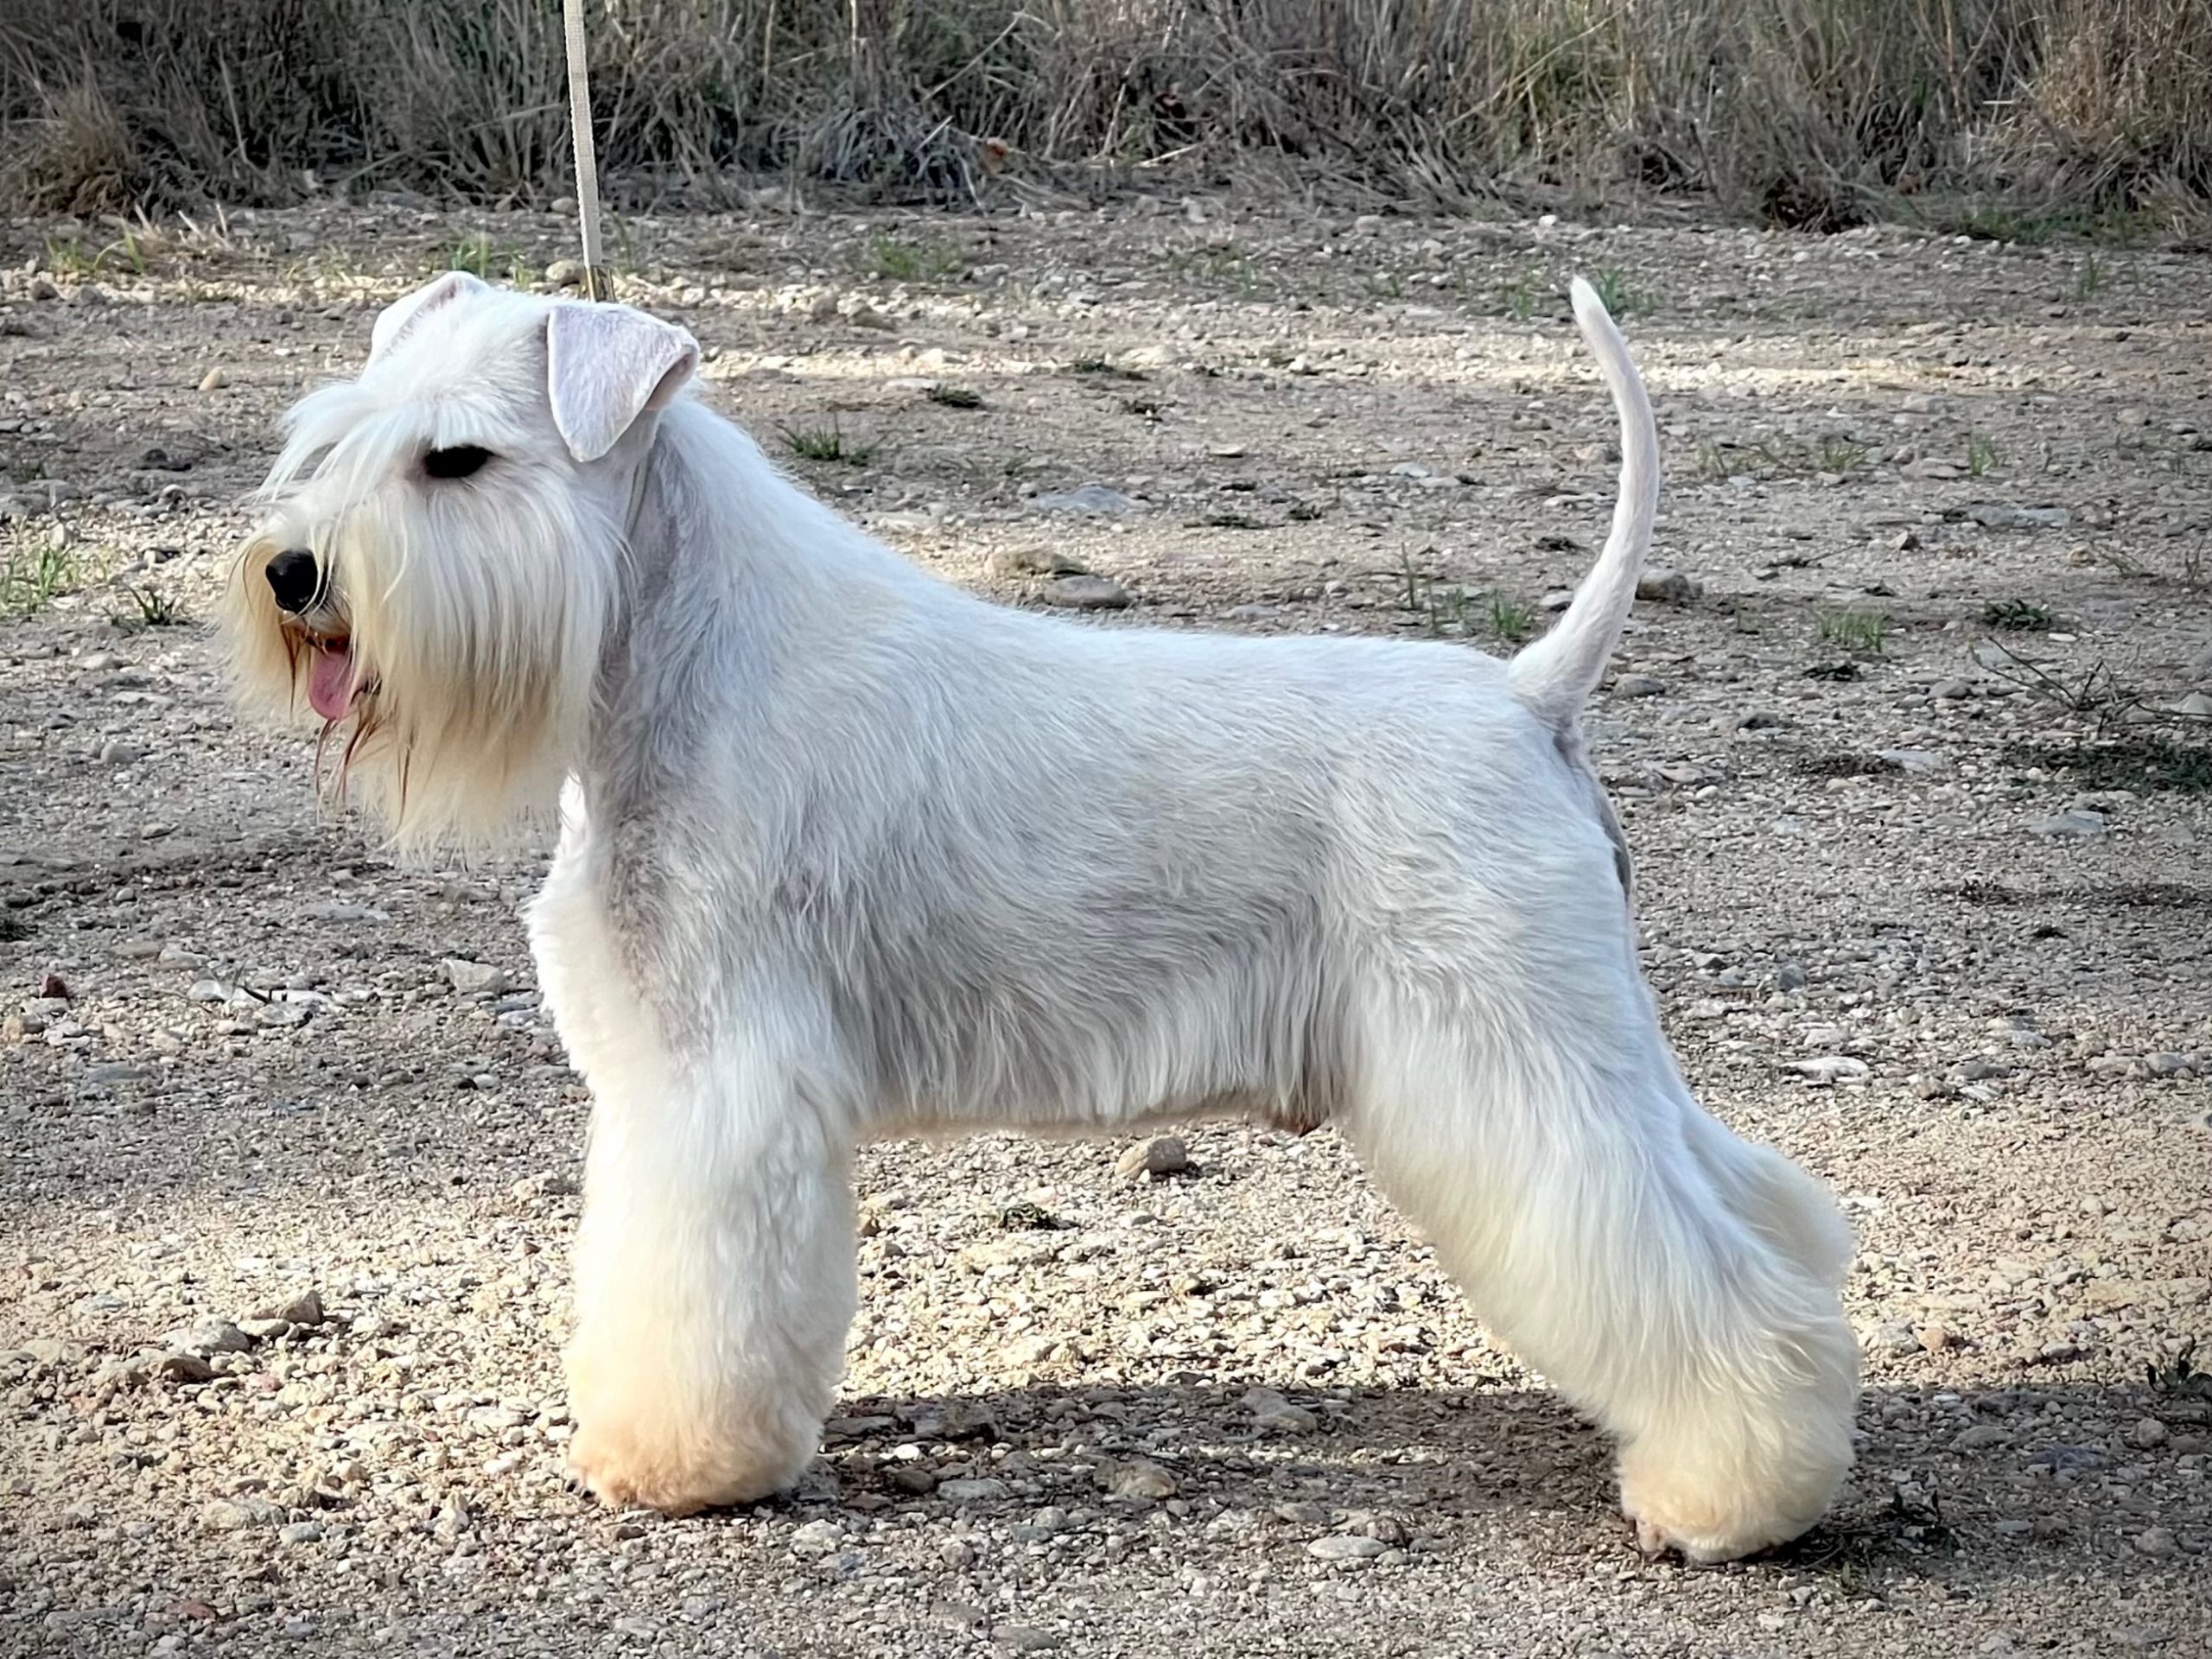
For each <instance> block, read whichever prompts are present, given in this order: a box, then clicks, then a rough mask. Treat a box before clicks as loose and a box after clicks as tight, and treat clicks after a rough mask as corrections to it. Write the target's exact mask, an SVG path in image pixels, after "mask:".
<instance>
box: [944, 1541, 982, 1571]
mask: <svg viewBox="0 0 2212 1659" xmlns="http://www.w3.org/2000/svg"><path fill="white" fill-rule="evenodd" d="M937 1558H938V1560H941V1561H943V1562H944V1564H945V1565H946V1566H947V1567H973V1566H975V1564H976V1547H975V1546H974V1545H973V1544H970V1543H969V1542H968V1541H966V1540H965V1539H961V1538H948V1539H946V1540H945V1541H944V1542H943V1543H941V1544H939V1545H938V1547H937Z"/></svg>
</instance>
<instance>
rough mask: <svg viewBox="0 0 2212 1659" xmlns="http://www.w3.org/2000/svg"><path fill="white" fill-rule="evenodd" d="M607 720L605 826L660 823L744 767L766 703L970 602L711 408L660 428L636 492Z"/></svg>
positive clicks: (590, 761) (596, 734)
mask: <svg viewBox="0 0 2212 1659" xmlns="http://www.w3.org/2000/svg"><path fill="white" fill-rule="evenodd" d="M627 499H628V508H627V518H626V523H625V524H624V538H625V547H624V551H623V556H622V557H621V559H620V567H619V575H618V577H617V582H618V597H617V602H616V605H615V607H614V619H613V624H612V626H609V628H608V629H607V632H606V634H605V636H604V643H603V645H602V648H601V658H600V665H599V679H598V688H597V696H596V698H595V702H596V709H597V712H596V715H595V716H594V721H593V729H592V731H591V733H590V734H589V737H588V741H587V743H586V752H585V753H584V754H583V756H582V764H581V765H580V766H579V767H578V774H579V779H580V781H581V782H582V785H583V786H584V790H585V795H586V798H587V801H588V804H589V807H590V810H591V814H592V818H593V821H594V823H595V824H599V823H607V824H616V823H636V822H639V821H640V820H642V819H650V818H651V817H653V803H655V802H656V801H658V800H659V799H662V798H665V797H666V796H667V795H668V794H669V793H670V792H671V791H673V790H674V789H675V788H676V787H677V785H680V784H681V783H682V782H683V781H684V780H685V779H696V778H697V777H698V776H699V775H700V774H701V769H702V768H704V767H718V766H729V765H731V764H732V763H733V762H734V761H736V762H737V763H738V764H741V760H739V751H741V748H742V747H743V745H744V743H745V741H746V733H747V729H748V727H749V726H750V725H752V724H753V723H755V722H757V721H759V720H760V719H761V718H762V717H763V714H762V710H763V708H764V706H765V704H766V701H767V695H766V694H767V690H768V688H770V687H771V686H772V685H773V684H774V683H777V682H778V681H779V679H780V678H782V677H785V676H787V675H789V674H791V673H792V672H795V671H806V672H810V673H819V672H823V671H826V670H827V669H828V667H829V663H830V662H831V660H832V659H833V658H835V657H836V655H837V654H838V653H840V652H848V651H851V650H854V649H856V648H858V646H859V644H860V642H861V640H863V639H865V637H866V635H867V634H868V631H869V628H868V624H869V620H870V619H871V618H873V617H880V616H881V615H883V614H885V613H886V612H887V610H890V609H896V608H899V607H905V606H906V605H910V604H912V603H916V602H926V601H925V595H927V594H936V595H938V596H939V598H940V599H942V600H949V601H950V602H952V603H956V604H957V603H961V602H963V599H962V597H961V596H959V595H957V592H956V590H953V589H950V588H945V587H944V586H943V585H942V584H940V583H938V582H936V581H935V580H934V579H933V578H931V577H930V576H928V575H925V574H924V573H923V572H922V571H920V570H919V569H917V568H915V567H914V566H912V565H911V564H909V563H906V561H905V560H904V559H901V558H900V557H899V556H897V555H896V554H894V553H893V552H891V551H890V550H888V549H887V548H885V547H883V546H881V545H880V543H876V542H874V541H873V540H871V539H870V538H869V537H868V536H866V535H865V534H864V533H862V532H861V531H859V530H857V529H855V527H854V526H852V525H851V524H848V523H847V522H846V521H845V520H843V519H842V518H839V517H837V515H836V514H835V513H833V512H830V511H829V509H828V508H827V507H825V506H823V505H822V504H821V503H819V502H817V501H816V500H815V499H813V498H812V497H811V496H810V495H808V494H806V493H804V491H802V490H800V489H799V488H798V487H797V486H794V485H793V484H792V483H791V481H790V480H787V479H786V478H785V477H784V476H783V474H780V473H779V471H778V470H777V469H776V467H775V466H774V465H773V463H772V462H771V461H769V460H768V458H767V457H766V455H765V454H762V453H761V451H760V448H759V446H758V445H756V444H755V443H754V442H753V440H752V439H751V438H750V437H748V436H747V435H746V434H745V433H743V432H742V431H741V430H740V429H738V428H736V427H735V426H733V425H732V424H730V423H728V422H727V421H724V420H723V419H721V417H720V416H717V415H715V413H713V412H712V411H711V410H709V409H707V408H706V407H705V406H704V405H703V404H698V403H696V402H695V401H693V400H691V399H689V398H686V399H681V400H679V401H678V402H677V403H676V404H674V405H672V406H671V408H670V409H668V410H666V411H664V413H663V414H662V415H661V416H660V417H659V421H658V426H657V428H656V429H655V430H654V432H653V434H652V442H651V446H650V448H648V449H647V451H646V453H645V455H644V456H643V457H642V459H641V460H640V461H639V463H638V465H637V467H636V468H635V470H634V473H633V475H632V482H631V486H630V488H629V492H628V498H627Z"/></svg>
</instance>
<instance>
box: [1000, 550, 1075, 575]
mask: <svg viewBox="0 0 2212 1659" xmlns="http://www.w3.org/2000/svg"><path fill="white" fill-rule="evenodd" d="M983 569H985V570H986V571H988V573H989V574H990V575H994V576H996V577H998V578H999V579H1000V580H1001V582H1007V581H1014V580H1016V579H1019V578H1020V577H1023V576H1087V575H1090V572H1089V571H1088V570H1086V569H1084V567H1083V561H1082V560H1080V559H1078V558H1077V557H1076V556H1074V555H1073V554H1071V553H1066V552H1063V551H1062V550H1059V549H1058V548H1052V547H1000V548H994V549H992V550H991V553H990V556H988V558H986V559H985V560H984V561H983Z"/></svg>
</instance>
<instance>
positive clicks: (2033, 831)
mask: <svg viewBox="0 0 2212 1659" xmlns="http://www.w3.org/2000/svg"><path fill="white" fill-rule="evenodd" d="M2111 829H2112V825H2111V824H2110V823H2108V822H2107V820H2106V817H2105V815H2104V814H2103V813H2101V812H2091V811H2088V810H2084V809H2082V808H2079V807H2071V808H2069V809H2068V810H2065V811H2063V812H2054V813H2052V814H2051V815H2050V817H2043V818H2031V819H2030V820H2029V822H2028V833H2029V834H2030V835H2031V836H2045V837H2047V838H2049V839H2051V840H2069V841H2094V840H2095V839H2097V838H2098V837H2100V836H2104V835H2107V834H2108V833H2109V832H2110V831H2111Z"/></svg>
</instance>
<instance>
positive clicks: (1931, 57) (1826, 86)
mask: <svg viewBox="0 0 2212 1659" xmlns="http://www.w3.org/2000/svg"><path fill="white" fill-rule="evenodd" d="M591 15H592V19H593V23H592V31H593V32H592V36H591V40H592V68H593V84H594V98H595V100H596V109H595V116H596V120H597V124H598V129H599V136H600V152H601V158H602V162H603V164H604V165H605V167H606V168H607V170H608V172H609V174H610V175H613V176H614V177H615V178H616V179H617V180H618V181H620V180H624V179H626V180H627V181H630V182H631V183H632V186H633V187H634V188H639V189H641V190H644V191H647V192H651V191H653V190H656V189H658V188H661V187H663V186H664V185H665V184H667V183H669V182H671V181H677V180H681V181H684V182H685V183H686V184H687V185H688V186H689V187H690V188H693V189H695V190H700V189H703V190H705V191H708V192H718V191H727V190H730V189H732V188H733V187H734V186H736V185H738V184H740V183H749V182H750V180H751V175H758V174H760V173H762V172H769V173H787V174H791V175H800V176H812V177H823V178H830V179H836V180H840V181H846V182H849V183H857V184H863V185H871V186H874V187H876V188H879V189H880V190H881V191H883V192H885V193H887V194H906V195H922V196H945V195H953V196H960V195H965V194H972V193H974V192H976V190H978V189H979V188H982V180H983V178H984V177H985V176H986V175H988V174H989V173H991V172H992V171H994V170H995V169H996V168H1000V167H1001V166H1002V165H1004V164H1006V163H1007V158H1009V157H1014V158H1017V159H1018V162H1019V164H1020V165H1025V166H1032V167H1037V166H1041V167H1047V168H1066V167H1084V168H1094V169H1099V170H1102V171H1103V172H1105V173H1106V174H1108V175H1115V174H1116V173H1119V172H1121V171H1122V170H1123V169H1128V168H1147V169H1154V168H1162V167H1165V166H1170V165H1174V166H1181V167H1184V168H1189V169H1192V170H1193V171H1194V172H1198V173H1201V174H1203V175H1206V176H1211V177H1216V178H1217V177H1220V176H1222V175H1223V174H1224V171H1242V172H1243V173H1245V174H1246V175H1253V174H1255V173H1266V172H1268V171H1272V170H1278V169H1281V168H1285V167H1291V168H1299V169H1305V170H1307V171H1309V172H1310V171H1313V170H1316V169H1318V170H1320V171H1322V172H1325V173H1326V174H1328V175H1333V176H1336V177H1338V178H1340V179H1349V180H1354V181H1362V182H1364V183H1368V184H1370V185H1372V186H1375V187H1376V188H1381V189H1383V190H1385V191H1388V192H1389V193H1391V194H1395V195H1397V196H1399V197H1401V198H1403V197H1408V196H1411V197H1424V198H1427V199H1430V200H1443V201H1447V202H1450V201H1458V200H1465V199H1466V198H1468V197H1470V196H1474V195H1478V194H1484V193H1487V192H1491V191H1492V190H1495V189H1496V188H1499V187H1500V186H1501V185H1504V186H1507V187H1526V188H1538V189H1542V190H1546V191H1549V192H1554V193H1556V192H1560V191H1571V192H1586V193H1599V194H1602V193H1604V192H1605V191H1608V190H1610V189H1613V188H1618V187H1620V186H1623V185H1625V186H1628V187H1629V188H1645V189H1649V188H1657V189H1664V190H1689V191H1704V192H1710V193H1712V194H1715V195H1716V196H1718V197H1719V199H1720V200H1722V201H1723V202H1724V203H1725V204H1726V206H1728V207H1731V208H1732V209H1734V210H1736V211H1739V212H1741V213H1745V214H1747V215H1752V216H1758V217H1763V218H1764V219H1768V220H1769V221H1770V222H1773V223H1777V224H1783V225H1789V226H1797V227H1801V228H1804V229H1809V230H1840V229H1844V228H1847V227H1848V226H1851V225H1853V224H1854V223H1858V222H1859V221H1861V220H1863V219H1865V218H1866V217H1868V216H1870V215H1872V213H1877V212H1879V211H1883V210H1884V209H1885V207H1889V206H1891V205H1893V204H1894V202H1895V200H1897V198H1901V197H1908V196H1912V195H1916V194H1929V193H1941V192H1952V193H1956V192H1961V191H1968V192H1984V193H1987V192H1995V193H1999V194H2001V195H2002V196H2003V197H2004V198H2005V200H2006V201H2007V202H2008V203H2012V204H2019V203H2024V202H2030V201H2042V202H2044V203H2046V204H2048V203H2050V202H2060V201H2063V202H2071V203H2074V204H2075V205H2077V206H2079V205H2082V204H2085V203H2088V202H2091V201H2093V200H2094V201H2096V202H2100V203H2111V202H2118V203H2120V204H2122V205H2124V206H2128V207H2137V206H2140V205H2142V204H2144V203H2146V202H2150V201H2152V200H2153V199H2154V198H2155V199H2156V200H2157V201H2158V202H2159V203H2160V204H2162V206H2161V211H2162V212H2164V213H2166V214H2167V216H2168V217H2170V218H2171V217H2176V216H2178V215H2179V214H2180V213H2181V210H2182V208H2183V207H2186V206H2187V204H2188V203H2190V202H2191V201H2201V200H2202V199H2203V198H2204V197H2205V196H2206V194H2208V192H2212V8H2208V7H2207V6H2206V5H2205V3H2204V0H1607V3H1602V4H1601V3H1598V0H595V3H594V5H593V7H592V9H591ZM87 66H91V67H90V68H89V69H88V68H87ZM51 86H67V87H72V88H76V87H79V86H81V87H82V88H83V89H84V90H83V91H82V92H81V93H74V92H73V93H72V94H70V95H69V96H71V97H73V98H77V99H79V105H80V106H81V107H79V105H73V106H72V107H73V109H75V110H76V111H77V112H76V113H74V114H73V115H72V116H71V117H70V118H69V119H68V120H67V121H61V120H60V119H59V118H58V114H57V111H59V109H60V102H61V100H60V99H49V98H48V95H47V93H46V92H45V91H44V89H45V88H48V87H51ZM72 132H73V133H74V134H75V135H76V136H75V137H64V135H65V134H67V133H72ZM0 139H4V140H5V142H7V143H8V144H9V145H10V154H20V155H22V156H27V157H28V156H31V155H33V154H34V153H37V154H40V155H43V154H44V153H45V151H46V150H47V149H51V150H52V151H53V152H54V157H55V159H54V160H51V161H45V162H41V164H40V165H38V166H29V165H25V166H23V167H22V168H20V169H19V170H18V171H17V172H16V173H13V174H11V175H10V180H11V181H12V182H11V194H14V196H15V197H16V200H18V201H20V202H22V203H24V204H26V205H35V206H46V207H52V206H55V205H68V204H71V203H74V202H76V201H78V200H97V201H99V204H100V205H103V206H112V205H115V204H114V200H113V199H114V197H115V196H116V195H118V194H124V195H128V194H130V193H132V192H134V191H136V192H148V191H155V190H167V191H171V192H175V191H181V190H183V189H185V188H192V189H196V190H198V191H200V192H202V193H205V194H218V195H227V196H230V197H232V198H233V199H238V198H244V199H249V200H251V199H281V198H283V197H284V196H286V195H289V194H296V193H297V192H299V191H300V190H302V189H303V188H309V187H308V183H307V180H308V177H309V176H310V175H311V176H312V177H313V179H314V180H315V188H323V187H327V186H329V185H331V184H334V183H346V184H350V183H353V182H356V181H358V182H359V183H364V184H401V185H408V186H411V187H415V188H424V189H429V190H432V191H435V192H436V193H439V194H448V195H452V194H460V195H465V196H468V197H472V198H474V199H478V200H503V199H524V198H530V199H538V200H543V199H544V198H546V197H549V196H552V195H557V194H563V193H564V192H565V191H566V189H567V188H569V181H568V176H567V175H568V169H569V148H568V134H567V110H566V99H565V87H564V81H563V66H562V56H561V35H560V16H559V8H558V6H557V5H555V4H552V3H550V0H10V3H9V4H8V5H7V7H6V8H5V10H4V12H0ZM70 156H79V157H81V158H84V159H83V160H80V161H77V162H70V161H68V160H67V158H68V157H70ZM65 186H66V187H67V188H65Z"/></svg>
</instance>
